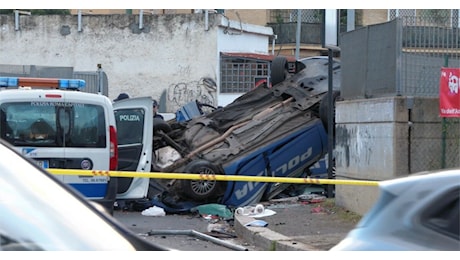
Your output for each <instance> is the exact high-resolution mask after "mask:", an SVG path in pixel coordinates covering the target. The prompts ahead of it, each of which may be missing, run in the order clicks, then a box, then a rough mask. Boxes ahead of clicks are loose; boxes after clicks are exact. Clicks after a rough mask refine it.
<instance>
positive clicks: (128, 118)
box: [115, 109, 145, 145]
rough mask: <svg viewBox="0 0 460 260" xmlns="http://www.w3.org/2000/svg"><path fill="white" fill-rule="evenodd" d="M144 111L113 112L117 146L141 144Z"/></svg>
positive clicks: (122, 110)
mask: <svg viewBox="0 0 460 260" xmlns="http://www.w3.org/2000/svg"><path fill="white" fill-rule="evenodd" d="M144 118H145V111H144V110H142V109H120V110H117V111H115V121H116V124H117V134H118V135H117V138H118V144H119V145H127V144H142V136H143V132H144Z"/></svg>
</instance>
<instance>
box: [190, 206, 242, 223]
mask: <svg viewBox="0 0 460 260" xmlns="http://www.w3.org/2000/svg"><path fill="white" fill-rule="evenodd" d="M190 212H192V213H193V212H198V213H199V214H201V215H202V216H207V215H214V216H218V217H220V218H222V219H233V213H232V211H231V210H230V209H229V208H228V207H227V206H226V205H222V204H216V203H210V204H204V205H200V206H196V207H193V208H191V209H190Z"/></svg>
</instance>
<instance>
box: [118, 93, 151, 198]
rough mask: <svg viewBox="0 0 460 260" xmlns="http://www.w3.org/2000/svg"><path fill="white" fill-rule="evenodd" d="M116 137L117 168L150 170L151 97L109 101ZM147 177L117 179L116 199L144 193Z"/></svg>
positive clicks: (147, 186) (136, 170) (143, 194)
mask: <svg viewBox="0 0 460 260" xmlns="http://www.w3.org/2000/svg"><path fill="white" fill-rule="evenodd" d="M113 108H114V114H115V121H116V126H117V138H118V171H131V172H147V173H149V172H150V169H151V160H152V145H153V143H152V141H153V109H152V98H151V97H139V98H129V99H123V100H120V101H117V102H114V104H113ZM148 188H149V178H142V177H133V178H131V177H121V178H118V192H117V199H142V198H145V197H146V196H147V192H148Z"/></svg>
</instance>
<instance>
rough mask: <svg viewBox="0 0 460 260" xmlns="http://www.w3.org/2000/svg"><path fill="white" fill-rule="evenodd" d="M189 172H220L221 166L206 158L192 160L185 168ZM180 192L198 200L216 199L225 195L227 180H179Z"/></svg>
mask: <svg viewBox="0 0 460 260" xmlns="http://www.w3.org/2000/svg"><path fill="white" fill-rule="evenodd" d="M184 172H187V173H200V174H219V173H221V171H219V168H218V167H216V166H215V165H213V164H212V163H210V162H208V161H206V160H196V161H192V162H190V163H189V164H188V165H187V166H186V167H185V169H184ZM179 182H180V184H179V186H180V193H181V194H183V195H184V196H185V197H187V198H190V199H193V200H195V201H198V202H209V201H215V200H216V199H217V198H218V197H220V196H222V195H223V192H225V188H226V185H227V184H226V182H218V181H212V180H179Z"/></svg>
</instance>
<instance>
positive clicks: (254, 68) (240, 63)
mask: <svg viewBox="0 0 460 260" xmlns="http://www.w3.org/2000/svg"><path fill="white" fill-rule="evenodd" d="M269 64H270V63H269V62H268V61H256V60H245V59H231V58H223V59H222V60H221V72H220V75H221V80H220V93H245V92H248V91H249V90H251V89H253V88H254V87H255V86H256V85H258V83H260V82H261V81H264V80H265V81H266V82H268V81H269V66H270V65H269Z"/></svg>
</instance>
